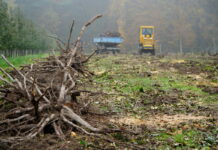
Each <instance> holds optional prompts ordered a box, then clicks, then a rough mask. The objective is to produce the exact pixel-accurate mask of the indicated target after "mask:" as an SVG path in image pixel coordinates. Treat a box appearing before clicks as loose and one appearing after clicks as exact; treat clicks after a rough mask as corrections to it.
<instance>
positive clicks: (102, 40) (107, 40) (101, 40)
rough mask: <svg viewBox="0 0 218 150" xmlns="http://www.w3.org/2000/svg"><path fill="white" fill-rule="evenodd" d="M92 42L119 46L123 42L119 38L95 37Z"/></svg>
mask: <svg viewBox="0 0 218 150" xmlns="http://www.w3.org/2000/svg"><path fill="white" fill-rule="evenodd" d="M93 42H94V43H113V44H120V43H122V42H123V39H122V38H121V37H97V38H94V39H93Z"/></svg>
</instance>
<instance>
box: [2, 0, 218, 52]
mask: <svg viewBox="0 0 218 150" xmlns="http://www.w3.org/2000/svg"><path fill="white" fill-rule="evenodd" d="M7 2H8V4H9V6H10V7H13V8H14V7H15V8H16V7H17V6H19V8H20V9H21V10H22V11H23V12H24V15H25V16H27V17H28V18H29V20H25V25H26V26H28V28H29V29H28V30H29V31H30V30H31V32H33V30H34V31H36V29H35V26H34V28H32V26H33V24H32V22H31V21H30V20H32V21H33V22H34V23H35V24H37V25H38V26H40V29H45V30H46V31H47V32H49V33H51V34H54V35H57V36H58V37H60V38H62V39H64V38H65V37H67V36H66V35H67V33H68V29H69V25H70V24H71V22H72V20H73V19H75V20H76V28H75V31H74V32H75V33H76V34H77V33H78V31H79V30H80V27H81V26H82V24H83V23H84V22H85V21H87V20H88V19H89V18H90V17H92V16H94V15H96V14H98V13H102V14H103V15H104V17H103V18H102V19H100V20H98V21H97V22H96V23H95V24H94V25H93V26H92V27H91V28H90V29H89V31H88V32H87V34H86V36H85V37H84V41H86V42H88V43H92V38H93V37H94V36H98V35H99V34H101V33H103V32H107V31H119V32H120V33H121V34H122V36H123V37H124V38H125V42H124V45H123V47H124V50H123V51H130V52H134V51H135V50H136V49H137V45H138V32H139V26H140V25H154V26H155V27H156V35H157V38H156V39H157V40H158V45H159V46H161V48H162V50H163V51H164V52H181V51H183V52H189V51H191V52H205V51H207V52H208V51H209V52H217V51H218V50H217V44H218V36H217V35H218V28H217V26H218V10H217V7H218V3H217V1H216V0H207V1H206V0H164V1H163V0H143V1H142V0H134V1H132V0H104V1H99V0H37V1H35V0H7ZM18 10H19V9H14V11H13V12H15V11H18ZM13 14H14V15H15V13H13ZM13 14H12V16H13ZM19 14H20V13H16V15H19ZM10 18H13V17H10ZM16 18H19V17H16ZM21 18H22V17H21ZM23 20H24V19H23ZM4 22H5V21H4ZM12 26H13V25H12ZM14 26H15V25H14ZM30 28H31V29H30ZM11 29H14V30H15V29H16V28H11ZM25 29H26V28H25ZM41 31H42V30H41ZM23 32H24V31H23ZM25 32H28V31H25ZM12 33H14V32H12ZM40 33H42V32H40V30H39V29H37V32H36V35H35V36H38V37H39V36H42V37H43V34H40ZM17 35H23V34H17ZM15 37H16V38H15V39H14V42H13V43H16V42H17V44H14V47H16V46H17V45H19V47H21V45H23V44H22V43H26V42H25V40H23V42H22V43H20V39H19V40H17V38H19V36H15ZM29 39H31V38H28V40H29ZM37 39H38V38H37ZM40 39H41V38H40ZM42 41H46V40H42ZM34 43H35V44H36V43H40V41H37V42H36V41H35V42H34ZM34 43H33V45H34ZM36 45H43V44H42V43H41V44H36ZM44 46H45V47H48V45H47V44H45V43H44ZM6 47H7V46H6ZM12 48H13V47H12Z"/></svg>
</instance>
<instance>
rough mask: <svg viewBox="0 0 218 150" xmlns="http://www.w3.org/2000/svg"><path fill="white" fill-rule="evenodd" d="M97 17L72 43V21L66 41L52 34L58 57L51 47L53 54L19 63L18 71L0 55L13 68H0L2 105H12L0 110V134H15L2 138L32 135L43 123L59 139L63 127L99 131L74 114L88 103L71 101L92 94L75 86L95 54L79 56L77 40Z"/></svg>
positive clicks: (84, 74)
mask: <svg viewBox="0 0 218 150" xmlns="http://www.w3.org/2000/svg"><path fill="white" fill-rule="evenodd" d="M100 17H101V15H97V16H96V17H94V18H92V19H91V20H90V21H89V22H87V23H86V24H85V25H84V26H83V27H82V29H81V32H80V34H79V36H78V38H77V40H76V41H75V42H73V43H74V44H72V43H71V37H72V32H73V27H74V21H73V23H72V25H71V28H70V33H69V37H68V40H67V43H64V42H63V41H62V40H60V39H59V38H56V37H52V38H55V39H56V40H57V43H58V47H59V51H60V52H61V53H60V54H61V55H59V56H57V55H56V54H55V52H54V50H53V51H52V52H53V56H49V57H48V58H46V59H45V60H43V61H41V62H40V61H38V62H36V63H35V64H31V65H29V66H27V65H26V66H23V67H21V69H20V70H19V69H17V68H16V67H15V66H14V65H13V64H12V63H10V62H9V61H8V60H7V58H6V57H5V56H2V58H3V60H4V61H5V62H6V63H7V64H8V65H9V66H10V67H11V68H12V69H13V70H12V71H11V72H6V71H5V70H4V69H3V68H0V71H1V72H2V73H3V74H4V76H5V77H4V76H1V75H0V80H1V81H3V82H4V85H2V86H1V87H0V95H1V98H2V99H4V100H5V102H4V104H9V105H11V106H12V108H10V109H8V110H0V113H1V115H2V116H3V117H1V118H0V133H5V132H7V133H10V132H11V133H14V132H15V133H17V134H16V135H13V137H10V136H9V137H8V139H5V140H4V141H7V142H9V141H10V142H14V141H20V140H26V139H30V138H34V137H35V136H37V135H38V134H41V133H43V131H44V130H45V128H46V126H52V127H53V129H54V132H55V134H56V135H57V136H58V137H59V138H60V139H62V140H64V139H65V135H64V132H65V131H64V129H66V128H71V127H74V128H76V129H78V130H80V131H82V132H84V133H86V134H89V135H95V134H94V132H98V133H100V132H102V131H103V130H102V129H101V128H97V127H94V126H92V125H91V124H90V123H88V122H87V121H86V120H84V119H83V117H82V116H80V115H78V114H80V111H81V110H84V109H86V108H87V109H88V106H89V103H87V104H86V105H85V106H82V105H78V104H76V103H75V99H76V97H77V96H78V95H80V94H81V93H90V94H94V92H90V91H87V90H79V89H78V84H79V83H78V80H80V78H82V77H88V76H90V74H91V73H90V72H89V71H88V70H87V69H86V68H85V66H84V63H86V62H87V61H88V60H89V59H90V58H91V57H92V56H93V55H94V54H95V52H93V53H92V54H91V55H90V56H88V57H86V56H85V55H83V54H82V53H81V52H80V49H81V47H80V46H81V45H80V44H79V43H80V42H81V38H82V36H83V34H84V32H85V30H86V28H87V27H88V26H89V25H90V24H92V23H93V22H94V21H95V20H96V19H98V18H100ZM50 37H51V36H50ZM62 46H64V47H65V49H64V48H63V47H62ZM69 98H71V99H70V100H69ZM68 103H70V106H68V105H69V104H68ZM71 106H72V107H71ZM77 107H79V108H77ZM66 126H67V127H66ZM62 127H65V128H62Z"/></svg>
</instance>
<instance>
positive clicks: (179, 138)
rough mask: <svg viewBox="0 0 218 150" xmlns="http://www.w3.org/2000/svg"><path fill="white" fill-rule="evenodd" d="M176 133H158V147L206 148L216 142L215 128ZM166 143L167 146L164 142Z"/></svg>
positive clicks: (217, 140)
mask: <svg viewBox="0 0 218 150" xmlns="http://www.w3.org/2000/svg"><path fill="white" fill-rule="evenodd" d="M180 132H181V133H178V134H168V133H159V134H158V136H156V139H157V140H158V141H162V144H161V146H160V147H159V148H158V149H165V148H175V149H190V148H201V149H208V148H209V147H211V146H214V145H216V144H217V142H218V139H217V137H216V133H215V132H216V130H212V133H210V132H202V131H199V130H194V129H193V130H192V129H191V130H187V131H180ZM167 143H168V146H166V144H167Z"/></svg>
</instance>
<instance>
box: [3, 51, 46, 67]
mask: <svg viewBox="0 0 218 150" xmlns="http://www.w3.org/2000/svg"><path fill="white" fill-rule="evenodd" d="M47 56H48V54H36V55H28V56H19V57H15V58H7V59H8V60H9V61H10V62H11V63H12V64H13V65H14V66H16V67H19V66H22V65H25V64H31V63H32V62H34V59H38V58H44V57H47ZM0 67H1V68H8V67H9V66H8V64H7V63H6V62H5V61H4V60H3V59H2V58H1V59H0Z"/></svg>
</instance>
